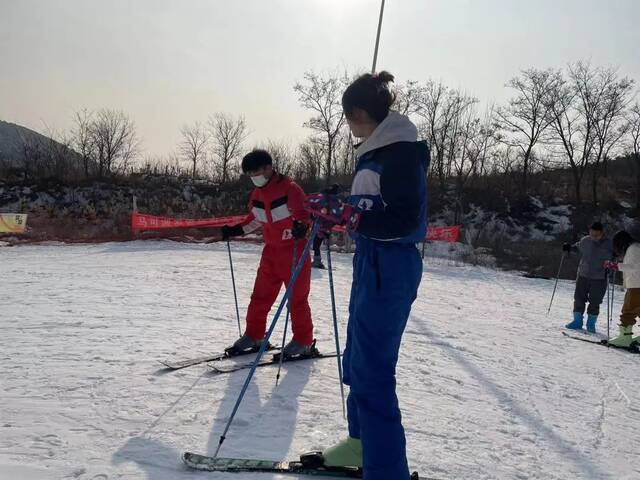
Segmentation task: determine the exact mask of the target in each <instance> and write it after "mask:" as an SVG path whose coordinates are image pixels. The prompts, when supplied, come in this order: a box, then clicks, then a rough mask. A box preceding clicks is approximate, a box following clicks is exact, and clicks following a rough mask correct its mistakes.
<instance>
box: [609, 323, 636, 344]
mask: <svg viewBox="0 0 640 480" xmlns="http://www.w3.org/2000/svg"><path fill="white" fill-rule="evenodd" d="M632 343H633V325H627V326H624V325H620V334H619V335H618V336H617V337H616V338H614V339H611V340H609V342H608V344H609V345H613V346H614V347H622V348H629V347H631V344H632Z"/></svg>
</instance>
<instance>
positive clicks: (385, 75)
mask: <svg viewBox="0 0 640 480" xmlns="http://www.w3.org/2000/svg"><path fill="white" fill-rule="evenodd" d="M376 78H377V79H378V81H379V82H380V83H389V82H393V80H394V78H395V77H394V76H393V75H391V74H390V73H389V72H387V71H386V70H382V71H381V72H379V73H378V74H376Z"/></svg>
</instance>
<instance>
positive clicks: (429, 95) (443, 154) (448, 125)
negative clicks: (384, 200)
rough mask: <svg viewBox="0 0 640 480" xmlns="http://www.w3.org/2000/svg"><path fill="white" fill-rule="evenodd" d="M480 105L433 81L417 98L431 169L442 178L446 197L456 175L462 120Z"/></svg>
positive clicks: (441, 184)
mask: <svg viewBox="0 0 640 480" xmlns="http://www.w3.org/2000/svg"><path fill="white" fill-rule="evenodd" d="M477 102H478V100H477V99H476V98H473V97H470V96H468V95H466V94H464V93H463V92H460V91H458V90H453V89H449V88H448V87H446V86H445V85H444V84H443V83H442V82H438V83H436V82H433V81H429V82H427V84H426V85H425V86H424V87H423V88H422V89H421V91H420V94H419V95H417V96H416V97H415V103H416V112H417V114H418V115H419V116H420V117H421V118H422V120H423V121H422V122H421V123H420V130H421V134H422V135H423V136H424V137H425V138H426V139H427V140H428V142H429V145H430V147H431V153H432V154H431V169H432V170H433V171H434V172H435V174H436V176H437V177H438V180H439V183H440V190H441V192H442V193H444V192H445V190H446V180H447V178H449V177H450V176H451V175H452V172H453V161H454V159H455V158H456V155H457V153H458V152H457V150H456V145H457V142H458V135H459V133H460V132H459V129H460V127H461V125H462V123H461V122H462V119H463V117H464V115H465V113H466V112H468V110H469V109H470V108H471V107H472V106H473V105H475V104H476V103H477Z"/></svg>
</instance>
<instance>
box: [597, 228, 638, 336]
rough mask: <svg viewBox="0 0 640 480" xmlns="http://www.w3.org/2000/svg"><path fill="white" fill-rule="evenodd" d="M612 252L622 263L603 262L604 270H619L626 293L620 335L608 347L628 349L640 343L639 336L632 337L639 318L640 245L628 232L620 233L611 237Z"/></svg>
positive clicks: (621, 314) (621, 315)
mask: <svg viewBox="0 0 640 480" xmlns="http://www.w3.org/2000/svg"><path fill="white" fill-rule="evenodd" d="M613 251H614V253H615V254H616V256H617V257H618V258H620V257H622V256H624V258H623V260H622V263H615V262H605V268H608V269H610V270H620V271H621V272H622V278H623V281H624V288H625V289H626V293H625V295H624V304H623V305H622V312H621V313H620V333H619V335H618V336H617V337H616V338H614V339H613V340H611V341H609V344H610V345H615V346H617V347H625V348H629V347H630V346H631V344H632V343H634V342H636V343H640V336H637V337H635V338H634V337H633V326H634V325H635V324H636V317H640V243H639V242H638V241H637V240H636V239H634V238H633V237H632V236H631V235H630V234H629V233H628V232H625V231H620V232H618V233H616V234H615V235H614V237H613Z"/></svg>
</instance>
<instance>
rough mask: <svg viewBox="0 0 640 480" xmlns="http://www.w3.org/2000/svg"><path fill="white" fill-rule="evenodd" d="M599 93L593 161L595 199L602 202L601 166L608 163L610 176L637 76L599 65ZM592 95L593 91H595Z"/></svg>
mask: <svg viewBox="0 0 640 480" xmlns="http://www.w3.org/2000/svg"><path fill="white" fill-rule="evenodd" d="M593 87H594V88H593V89H594V91H595V93H596V95H597V100H596V101H595V103H596V108H595V109H594V110H593V111H594V114H595V118H594V119H593V123H594V127H595V131H596V148H595V155H594V162H593V170H592V172H593V177H592V187H593V203H594V205H597V204H598V175H599V167H600V164H601V163H602V164H603V166H604V176H605V177H606V176H607V161H608V158H609V155H610V152H611V151H612V150H613V149H615V148H616V147H618V146H619V145H620V141H621V139H622V137H624V134H625V130H626V127H627V123H626V122H625V121H624V120H625V112H626V109H627V107H628V106H629V103H630V102H631V91H632V88H633V80H631V79H629V78H626V77H625V78H619V77H618V72H617V71H616V70H614V69H612V68H609V69H602V68H600V69H597V75H596V78H595V82H594V86H593ZM590 95H593V93H591V94H590Z"/></svg>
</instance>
